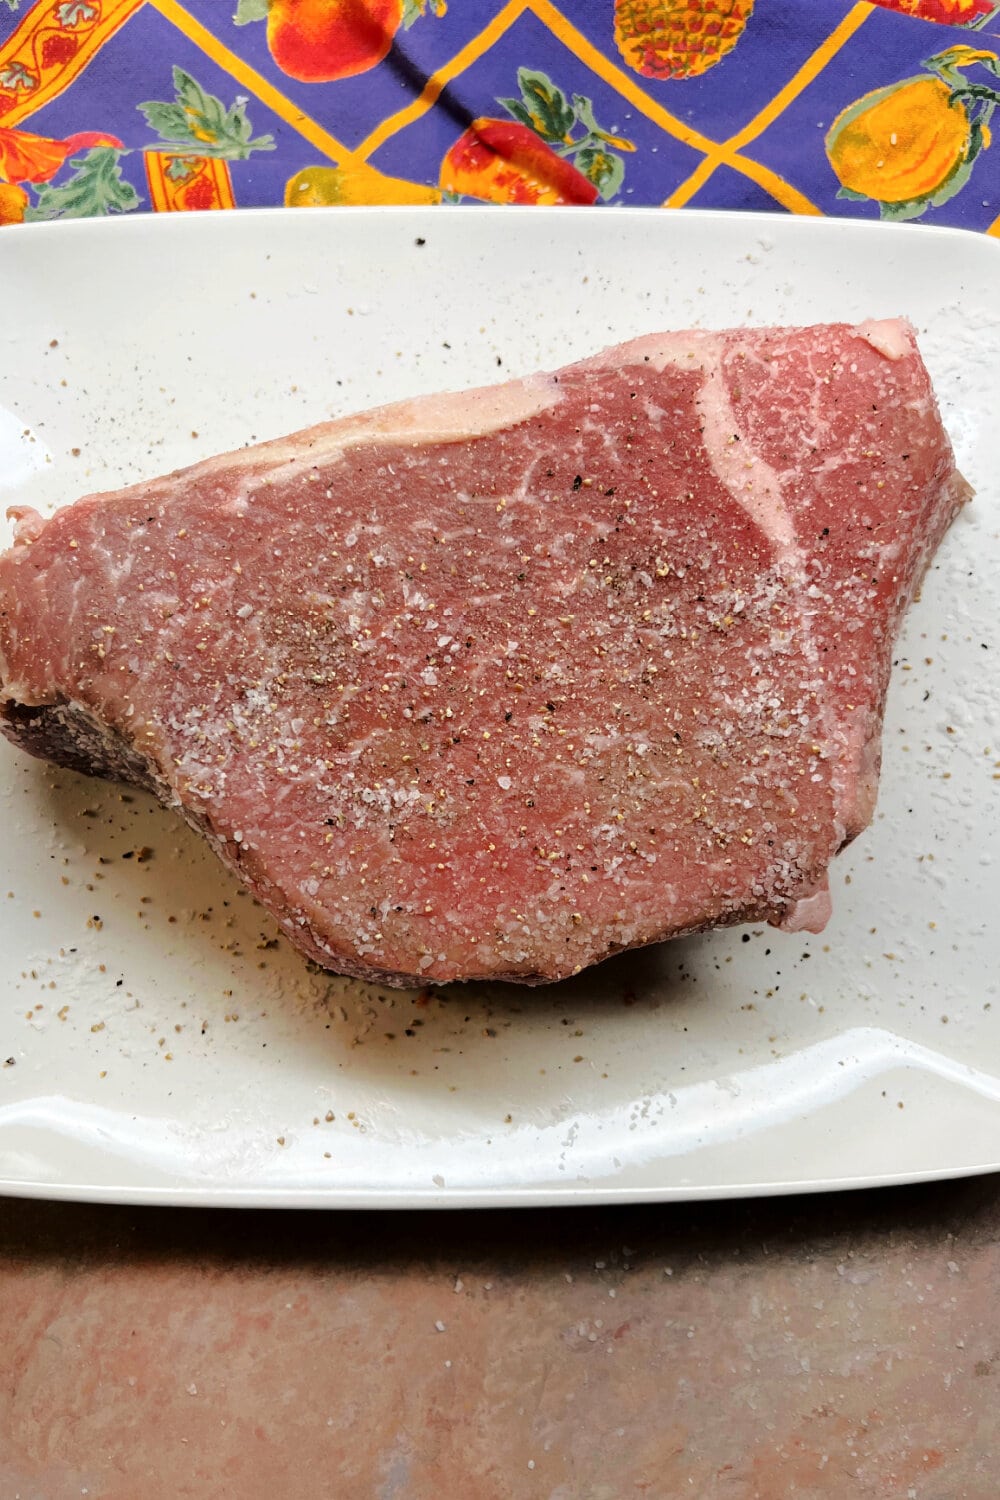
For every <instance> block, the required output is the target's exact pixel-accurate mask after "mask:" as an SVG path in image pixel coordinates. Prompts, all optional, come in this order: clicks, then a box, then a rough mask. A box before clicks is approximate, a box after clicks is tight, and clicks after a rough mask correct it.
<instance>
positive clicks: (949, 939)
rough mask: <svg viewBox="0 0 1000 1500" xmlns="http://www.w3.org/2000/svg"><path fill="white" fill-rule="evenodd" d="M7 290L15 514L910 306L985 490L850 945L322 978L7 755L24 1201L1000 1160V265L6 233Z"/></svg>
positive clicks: (850, 858) (176, 234)
mask: <svg viewBox="0 0 1000 1500" xmlns="http://www.w3.org/2000/svg"><path fill="white" fill-rule="evenodd" d="M0 286H2V287H3V293H4V306H5V312H4V317H3V323H2V331H0V344H2V347H3V348H4V352H5V357H4V359H3V362H2V367H0V408H2V410H0V485H2V489H3V500H4V503H5V504H6V503H11V502H14V501H18V500H29V501H30V502H31V503H33V504H35V505H37V506H38V507H39V508H40V509H43V510H47V509H49V508H52V507H54V506H55V505H57V504H60V503H63V502H65V501H70V500H73V499H75V498H77V496H78V495H80V494H82V493H85V492H86V491H88V490H94V489H99V488H105V487H111V486H115V485H118V484H122V483H125V482H129V481H132V480H136V479H139V478H142V477H144V476H148V475H152V474H155V473H159V472H162V471H164V470H166V469H169V468H171V467H174V466H176V465H179V464H182V463H187V462H190V461H193V460H194V459H196V458H200V457H203V456H206V455H208V454H211V453H213V452H216V451H219V450H221V449H225V448H227V447H235V446H238V445H240V444H241V443H244V442H246V441H249V440H251V439H252V438H265V437H270V436H274V435H277V434H279V433H281V432H284V431H287V430H290V429H291V428H294V427H298V426H302V425H304V424H306V423H308V422H310V421H315V420H319V419H321V418H323V417H326V416H329V415H334V414H341V413H345V412H348V411H351V410H355V409H359V408H363V407H365V406H368V405H370V404H373V403H376V402H382V401H388V400H392V399H395V398H397V397H402V396H406V395H411V394H415V393H417V392H422V391H431V390H436V389H443V388H448V387H452V388H454V387H461V386H464V385H468V384H474V383H479V382H483V381H488V380H491V379H495V378H498V377H501V378H502V377H506V376H509V375H513V374H521V373H526V372H527V371H529V370H532V369H535V368H537V367H540V366H542V367H552V366H555V365H559V364H562V363H564V362H566V361H567V360H569V359H571V358H573V357H576V356H580V355H584V354H587V353H590V352H593V351H595V350H596V349H598V348H600V347H602V346H603V345H605V344H608V343H612V342H614V341H616V340H619V339H624V338H627V337H631V336H632V335H635V334H639V333H642V332H646V331H650V330H653V329H657V328H669V327H684V326H688V325H692V324H701V325H705V326H713V325H714V326H722V325H727V324H733V323H743V322H748V323H769V322H813V321H827V320H830V319H837V318H849V319H855V318H857V319H860V318H863V317H866V316H872V315H874V316H883V315H889V314H895V313H905V314H907V315H909V316H910V317H911V318H912V319H913V321H914V322H915V323H916V325H917V328H918V330H919V333H920V339H921V346H922V348H923V351H924V354H925V357H926V359H927V362H928V364H929V365H930V367H931V371H932V374H933V376H934V378H935V382H936V385H937V389H938V392H939V396H940V398H941V402H942V407H943V411H944V416H945V421H946V423H947V425H948V427H949V430H950V431H951V433H952V436H953V439H954V441H955V444H956V448H957V451H958V457H959V463H960V465H961V467H962V468H963V470H964V471H965V473H966V474H967V475H968V477H969V478H970V479H971V480H972V482H973V483H974V484H975V485H976V486H977V488H978V490H979V496H978V499H977V501H976V503H975V505H974V506H972V507H970V508H969V509H968V511H967V513H966V514H965V515H963V516H962V517H960V519H959V521H958V523H957V524H956V526H955V527H954V528H953V530H952V532H951V534H950V536H949V537H948V539H947V540H946V542H945V545H944V547H943V548H942V550H941V552H940V553H939V556H938V559H937V561H936V564H935V566H934V568H933V570H932V572H931V573H930V575H929V576H928V578H927V581H926V583H925V586H924V589H923V594H922V597H921V599H920V600H919V602H918V603H917V604H916V605H915V606H914V608H913V609H912V611H911V613H910V616H909V619H908V622H907V626H906V631H905V634H904V637H903V639H902V640H901V642H900V644H899V649H898V652H897V660H896V667H895V670H894V672H893V680H892V689H891V694H890V702H889V712H888V717H887V722H886V732H885V763H884V771H883V779H882V787H881V794H880V800H879V809H878V813H877V817H876V821H875V823H874V825H873V827H872V828H871V829H870V830H869V831H868V832H867V833H866V834H865V835H864V836H863V837H862V838H860V839H859V840H858V841H857V843H856V844H855V845H854V847H853V848H852V849H851V850H850V851H849V852H848V854H847V855H846V856H845V857H843V858H842V859H841V860H840V861H839V863H838V864H837V865H836V866H835V868H834V871H833V872H832V875H833V878H832V888H833V894H834V904H835V915H834V918H833V921H832V923H831V924H830V926H829V928H828V929H827V931H826V932H825V933H824V934H823V935H822V936H821V937H819V938H813V937H808V936H805V937H804V936H802V935H796V936H790V935H787V934H781V933H777V932H774V931H771V930H770V929H760V928H747V929H743V930H742V931H735V932H728V933H718V934H708V935H705V936H701V937H697V938H692V939H688V940H684V941H680V942H675V943H671V944H667V945H665V946H662V947H658V948H651V949H648V950H646V951H644V952H641V953H636V954H631V955H626V956H624V957H622V958H620V959H617V960H614V961H612V962H610V963H607V964H605V965H603V966H601V967H599V968H597V969H595V970H592V971H591V972H589V973H587V974H584V975H582V976H580V977H579V978H578V979H576V980H573V981H570V982H568V983H565V984H561V985H558V986H554V987H552V988H549V989H539V990H520V989H516V988H507V987H504V986H500V985H497V986H475V987H467V988H466V987H458V988H453V989H451V990H446V991H439V992H436V993H418V992H414V993H401V992H387V991H382V990H380V989H378V988H377V987H373V986H367V985H363V984H358V983H355V982H350V981H347V980H341V979H335V978H331V977H329V976H327V975H324V974H321V973H319V972H316V971H314V970H312V969H310V968H309V967H308V966H307V965H306V964H305V962H304V961H303V960H302V959H301V958H300V957H299V956H298V955H297V954H295V953H294V952H292V951H291V949H289V948H288V946H287V945H286V944H285V942H284V940H283V939H279V938H278V937H277V935H276V930H275V928H274V927H273V925H272V923H271V922H270V920H269V919H268V918H267V916H266V915H265V914H264V913H263V912H262V911H261V910H260V909H259V908H258V907H256V906H255V905H254V904H253V902H252V901H251V900H250V898H249V897H247V896H245V895H244V894H243V893H242V892H241V891H240V890H239V889H238V888H237V886H236V884H235V883H234V882H233V881H232V879H231V878H230V877H229V876H228V875H227V874H226V873H225V872H224V871H223V870H222V869H221V867H219V866H218V865H217V863H216V861H215V860H214V858H213V857H212V856H211V855H210V854H209V853H208V852H207V851H206V850H205V849H203V848H202V847H201V845H200V844H199V843H198V841H197V840H196V839H195V837H194V836H193V835H192V834H190V833H189V832H188V831H187V829H185V828H183V827H181V826H179V825H178V823H177V822H176V821H175V820H174V819H173V818H172V817H169V816H168V815H166V814H165V813H162V812H161V811H159V810H158V809H157V808H155V807H153V806H151V805H150V804H149V803H148V801H147V800H146V799H145V798H144V797H143V796H142V795H140V794H137V793H132V792H123V791H121V790H120V789H119V788H117V787H113V786H108V785H104V784H101V783H99V782H95V781H89V780H85V779H84V778H81V777H76V776H73V775H71V774H69V773H66V772H61V771H56V770H53V769H51V768H48V767H46V766H43V765H42V764H40V763H38V762H35V761H31V760H29V759H28V758H27V757H24V756H22V755H19V754H18V753H17V752H16V751H15V750H14V749H13V748H11V747H10V746H8V745H7V743H6V742H3V743H2V744H0V818H2V828H3V839H2V846H0V954H2V959H0V1062H2V1064H3V1065H2V1067H0V1189H3V1190H5V1191H7V1192H11V1193H32V1194H40V1195H49V1196H53V1197H56V1196H59V1197H77V1198H95V1199H97V1198H103V1199H111V1200H125V1201H141V1200H160V1201H172V1202H176V1203H243V1204H268V1203H270V1204H285V1205H305V1204H315V1205H330V1206H335V1205H339V1206H349V1205H355V1204H364V1205H367V1206H379V1205H382V1206H387V1207H392V1206H408V1205H433V1204H440V1205H458V1204H483V1203H485V1204H501V1203H545V1202H554V1201H565V1202H586V1201H601V1200H610V1199H615V1198H621V1199H626V1198H664V1199H665V1198H683V1197H700V1196H723V1195H730V1194H756V1193H773V1192H786V1191H796V1190H800V1189H804V1188H805V1189H818V1188H834V1187H845V1186H856V1185H861V1184H867V1183H877V1182H885V1181H890V1180H896V1181H898V1180H907V1179H914V1178H920V1177H929V1176H949V1175H957V1174H961V1173H970V1172H978V1171H984V1170H987V1169H990V1168H992V1167H995V1166H1000V1003H998V995H997V991H998V985H1000V978H998V976H1000V940H998V937H997V931H996V924H995V913H996V909H997V905H998V898H1000V880H998V876H997V866H996V864H995V862H994V861H995V859H996V851H997V850H998V849H1000V775H998V771H1000V674H998V668H997V661H998V657H1000V637H998V636H997V633H996V618H997V605H998V598H1000V497H998V490H997V484H998V481H997V475H998V474H1000V433H998V426H1000V424H998V422H997V417H996V411H995V392H996V389H997V385H998V379H1000V247H998V245H997V244H995V243H993V242H991V241H989V240H987V239H984V238H979V237H976V236H972V235H966V234H963V233H962V232H961V231H957V230H934V229H923V228H917V227H914V226H911V225H906V226H892V225H886V226H883V225H872V224H861V223H855V222H834V221H815V220H805V219H794V220H793V219H783V218H778V217H765V216H742V215H735V214H733V215H725V214H721V215H716V214H693V213H684V214H677V215H673V214H668V213H662V212H657V211H643V210H621V211H616V212H614V213H603V214H591V213H587V212H585V211H579V212H576V211H559V210H544V209H530V210H523V211H522V210H517V209H503V210H501V209H491V208H484V209H481V210H480V209H469V208H462V209H460V210H454V211H452V210H448V209H430V210H423V209H402V210H397V209H374V210H372V209H357V210H351V209H338V210H333V211H330V212H317V213H308V212H303V211H290V210H275V211H267V212H262V213H259V214H239V215H237V214H233V215H226V214H217V215H213V214H207V215H203V216H202V215H182V216H178V217H176V218H167V217H163V218H159V219H156V220H153V219H135V220H131V221H128V222H122V223H111V222H77V223H65V224H57V225H45V226H31V227H28V228H23V229H6V230H4V232H3V234H2V235H0ZM8 535H9V533H7V532H5V533H4V540H5V541H6V539H7V536H8Z"/></svg>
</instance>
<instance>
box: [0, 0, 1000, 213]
mask: <svg viewBox="0 0 1000 1500" xmlns="http://www.w3.org/2000/svg"><path fill="white" fill-rule="evenodd" d="M998 99H1000V3H998V0H880V3H879V4H849V3H846V0H560V3H559V4H556V3H554V0H505V3H501V0H184V3H183V4H182V3H180V0H34V3H32V0H0V221H2V222H7V223H10V222H19V221H21V220H48V219H57V218H66V217H70V216H78V215H88V216H95V215H102V214H123V213H133V212H138V211H142V210H149V209H152V210H155V211H158V212H170V211H173V210H176V209H206V208H232V207H249V206H256V205H261V204H275V203H282V202H284V203H288V204H292V205H296V206H299V205H302V206H308V205H313V204H328V203H432V202H434V203H436V202H448V201H460V202H463V203H464V202H474V201H487V202H497V203H596V204H599V205H604V206H607V207H614V206H615V205H618V204H622V203H632V204H665V205H669V206H674V207H684V206H688V205H691V206H694V207H699V208H702V207H713V208H717V207H722V208H733V209H767V210H773V211H785V212H791V213H805V214H849V215H859V216H861V217H869V218H871V217H875V216H877V215H881V216H882V217H883V218H898V219H922V220H923V221H924V222H927V223H948V224H959V225H963V226H965V227H967V228H970V229H979V230H984V231H985V232H987V233H989V234H995V235H1000V151H998V150H996V149H993V150H991V149H990V119H991V116H992V114H993V111H994V109H995V107H996V104H997V101H998Z"/></svg>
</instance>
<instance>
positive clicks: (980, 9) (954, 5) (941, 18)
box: [875, 0, 1000, 26]
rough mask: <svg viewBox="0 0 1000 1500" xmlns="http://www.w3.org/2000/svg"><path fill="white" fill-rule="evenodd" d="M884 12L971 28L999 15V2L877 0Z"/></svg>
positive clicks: (974, 0) (970, 0) (993, 0)
mask: <svg viewBox="0 0 1000 1500" xmlns="http://www.w3.org/2000/svg"><path fill="white" fill-rule="evenodd" d="M875 4H876V5H881V7H882V9H883V10H896V11H898V12H899V13H900V15H903V16H916V17H917V18H918V20H921V21H938V22H940V23H941V24H943V25H945V26H970V25H974V24H975V23H976V22H977V21H980V20H983V19H985V18H987V17H989V16H993V15H995V14H996V13H997V11H998V9H1000V6H998V4H997V0H875Z"/></svg>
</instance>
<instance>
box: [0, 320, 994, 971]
mask: <svg viewBox="0 0 1000 1500" xmlns="http://www.w3.org/2000/svg"><path fill="white" fill-rule="evenodd" d="M968 494H969V490H968V487H967V486H966V484H965V483H964V481H963V480H962V478H961V476H960V475H959V474H958V472H957V471H956V469H955V465H954V460H953V456H952V450H951V446H950V444H949V441H948V438H947V435H946V433H945V431H944V429H943V427H942V425H941V420H940V417H939V414H938V410H937V407H936V404H935V400H934V396H933V393H932V390H931V385H930V381H929V378H928V375H927V371H926V370H925V368H924V365H923V363H922V361H921V359H920V355H919V353H918V351H917V347H916V344H915V341H914V337H913V333H912V330H911V329H910V327H909V326H908V325H907V324H905V323H902V322H882V323H870V324H863V325H861V326H859V327H849V326H846V325H831V326H821V327H813V328H799V329H783V328H772V329H760V330H755V331H731V332H724V333H706V332H688V333H668V334H656V335H651V336H649V337H643V338H640V339H636V340H634V341H633V342H631V343H627V344H622V345H620V346H619V347H617V348H613V349H609V350H607V351H606V352H605V353H603V354H599V355H597V356H596V357H594V358H592V359H587V360H584V361H582V362H581V363H578V364H573V365H570V366H568V367H567V368H566V369H563V370H560V371H559V372H558V373H556V374H550V375H536V376H531V377H529V378H528V379H525V380H517V381H513V382H511V383H509V384H506V385H500V386H496V387H492V388H488V389H482V390H473V391H466V392H463V393H460V394H454V395H444V396H428V397H421V398H419V399H417V400H413V401H406V402H403V403H400V404H398V405H394V406H388V407H384V408H381V409H379V410H376V411H373V412H370V413H366V414H364V415H360V416H354V417H349V418H347V419H344V420H339V421H334V422H327V423H324V424H322V425H320V426H317V427H312V428H310V429H308V430H307V431H304V432H299V433H296V434H294V435H293V436H291V437H287V438H282V439H280V440H278V441H275V442H268V443H262V444H260V445H259V446H256V447H248V448H246V449H244V450H242V451H241V452H238V453H229V454H225V455H224V456H222V457H220V458H213V459H210V460H209V461H208V462H205V463H199V464H196V465H195V466H194V467H192V468H187V469H183V470H180V471H179V472H177V473H174V474H170V475H167V476H165V477H164V478H158V479H152V480H150V481H148V482H144V483H141V484H135V485H132V486H130V487H129V488H127V489H123V490H119V491H117V492H115V493H111V494H99V495H90V496H88V497H86V498H85V499H82V500H79V501H77V502H76V504H74V505H69V506H67V507H66V508H65V509H63V510H60V511H59V512H58V513H57V514H56V515H54V516H53V517H52V519H51V520H43V519H42V518H41V517H40V516H38V515H37V514H36V513H35V512H34V511H32V510H29V509H27V508H26V507H17V508H16V509H15V512H14V515H15V519H16V521H17V534H16V541H15V543H14V545H13V547H12V548H11V550H9V551H8V552H6V553H5V554H4V555H3V556H2V557H0V718H2V726H3V729H4V731H5V732H6V734H7V735H8V736H9V738H10V739H12V740H13V741H14V742H15V743H16V744H18V745H20V746H21V747H22V748H23V749H25V750H28V751H30V752H31V753H32V754H35V755H39V756H45V757H48V758H50V759H51V760H54V761H58V762H59V763H60V764H63V765H68V766H72V767H75V768H77V769H79V770H83V771H88V772H91V773H93V774H95V775H100V776H109V777H118V778H120V779H122V780H125V781H130V782H134V783H136V784H138V785H139V786H142V787H146V788H148V789H149V790H150V791H152V792H154V793H155V794H156V796H157V797H159V798H160V800H161V801H162V802H164V803H165V804H166V805H167V806H169V807H173V808H176V809H177V810H178V811H179V812H180V813H181V815H182V816H183V817H184V818H186V819H187V821H188V822H189V823H190V824H192V825H193V827H195V828H197V829H199V830H200V831H201V832H202V833H203V834H204V835H205V837H206V838H207V839H208V841H209V843H210V844H211V846H212V848H213V849H214V850H215V851H216V853H217V854H218V855H219V857H220V859H222V860H223V862H224V863H225V864H226V865H228V866H229V867H230V869H232V870H234V871H235V872H236V874H237V875H239V877H240V879H241V880H242V881H243V882H244V883H245V884H246V886H247V888H248V889H249V890H250V891H252V892H253V894H254V895H255V896H256V897H257V898H258V900H259V901H261V902H262V903H263V905H264V906H265V907H267V908H268V910H269V911H270V912H272V913H273V915H274V917H275V918H276V920H277V921H278V922H279V924H280V925H281V927H282V928H283V930H284V931H285V933H286V934H287V935H288V937H289V938H290V939H291V941H292V942H293V943H294V944H295V945H296V946H297V947H298V948H300V949H301V950H302V952H303V953H305V954H308V955H309V956H310V957H311V958H313V959H315V960H316V961H317V962H318V963H319V964H321V965H323V966H324V967H326V968H328V969H333V970H337V971H339V972H342V973H347V974H354V975H358V976H362V977H364V978H368V979H376V980H380V981H382V982H386V983H390V984H401V985H409V984H415V983H416V984H422V983H428V982H432V983H434V982H437V983H440V982H443V981H446V980H454V979H473V978H493V979H513V980H521V981H525V982H537V981H540V980H552V979H558V978H560V977H561V976H564V975H567V974H572V973H575V972H577V971H578V970H579V969H581V968H582V967H584V966H585V965H587V964H592V963H594V962H596V961H597V960H598V959H602V958H604V957H606V956H607V955H608V954H611V953H614V952H617V951H618V950H620V949H623V948H629V947H632V946H633V945H635V944H640V943H650V942H654V941H656V940H657V939H660V938H666V937H671V936H676V935H678V934H681V933H690V932H694V931H696V930H698V929H699V928H706V927H713V926H718V925H722V924H730V923H736V922H760V921H767V922H771V923H774V924H776V925H778V926H781V927H785V928H788V929H792V930H795V929H798V928H809V929H810V930H818V929H819V928H820V927H821V926H822V925H823V923H824V921H825V920H826V917H827V915H828V912H829V895H828V888H827V868H828V866H829V863H830V861H831V859H832V858H833V856H834V855H835V854H836V853H837V852H838V850H840V849H842V848H843V847H844V845H845V844H847V843H848V842H849V841H850V840H851V839H852V838H853V837H854V836H855V835H856V834H857V833H858V832H859V831H860V830H861V829H862V828H864V827H865V825H866V824H867V823H868V821H869V819H870V818H871V815H872V809H873V805H874V801H875V792H876V783H877V779H878V770H879V756H880V734H881V724H882V709H883V701H884V698H885V692H886V685H887V681H888V677H889V668H890V662H891V653H892V646H893V639H894V637H895V635H896V631H897V628H898V626H899V623H900V618H901V616H902V613H903V611H904V609H905V608H906V605H907V602H908V601H909V599H910V597H911V595H912V594H913V591H914V589H915V587H916V585H917V584H918V582H919V580H920V577H921V575H922V573H923V571H924V568H925V567H926V565H927V562H928V560H929V558H930V557H931V555H932V553H933V551H934V548H935V547H936V546H937V544H938V542H939V541H940V539H941V537H942V535H943V533H944V531H945V529H946V528H947V526H948V523H949V522H950V521H951V519H952V517H953V516H954V515H955V512H956V511H957V509H958V508H959V507H960V505H961V504H962V502H963V501H964V500H965V499H966V498H967V496H968Z"/></svg>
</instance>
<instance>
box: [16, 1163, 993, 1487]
mask: <svg viewBox="0 0 1000 1500" xmlns="http://www.w3.org/2000/svg"><path fill="white" fill-rule="evenodd" d="M998 1292H1000V1198H998V1189H997V1179H996V1178H992V1177H990V1178H977V1179H970V1180H966V1181H964V1182H957V1183H946V1184H935V1185H931V1186H922V1187H915V1188H897V1189H892V1190H887V1191H881V1192H870V1193H850V1194H834V1195H829V1196H824V1197H813V1198H790V1199H771V1200H763V1201H757V1202H749V1203H743V1202H727V1203H716V1204H672V1205H666V1206H642V1207H629V1208H614V1209H611V1208H605V1209H562V1210H558V1211H556V1210H533V1211H529V1210H526V1211H519V1212H506V1211H494V1212H468V1213H437V1214H436V1213H414V1214H398V1213H394V1214H379V1213H336V1212H330V1213H301V1212H268V1213H264V1212H239V1211H235V1212H234V1211H211V1210H196V1209H134V1208H105V1207H92V1206H82V1205H67V1204H47V1203H33V1202H19V1201H15V1200H11V1199H2V1200H0V1313H2V1316H3V1336H2V1343H0V1500H70V1497H73V1500H75V1497H77V1496H88V1497H89V1500H181V1497H188V1496H192V1497H198V1500H216V1497H218V1500H226V1497H230V1496H233V1497H239V1500H285V1497H288V1500H354V1497H358V1500H452V1497H454V1500H520V1497H522V1496H524V1497H536V1496H537V1497H544V1500H625V1497H629V1496H643V1497H653V1500H660V1497H670V1500H673V1497H675V1496H681V1495H693V1496H698V1497H699V1500H714V1497H716V1496H718V1497H719V1500H785V1497H791V1496H794V1497H814V1496H822V1497H824V1500H825V1497H830V1496H833V1497H839V1496H844V1497H845V1500H846V1497H848V1496H850V1497H869V1496H870V1497H877V1500H997V1496H998V1494H1000V1480H998V1478H997V1473H998V1468H1000V1463H998V1460H1000V1431H998V1428H1000V1418H998V1412H997V1404H998V1403H997V1381H998V1379H1000V1313H998V1310H997V1308H998V1300H1000V1299H998Z"/></svg>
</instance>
